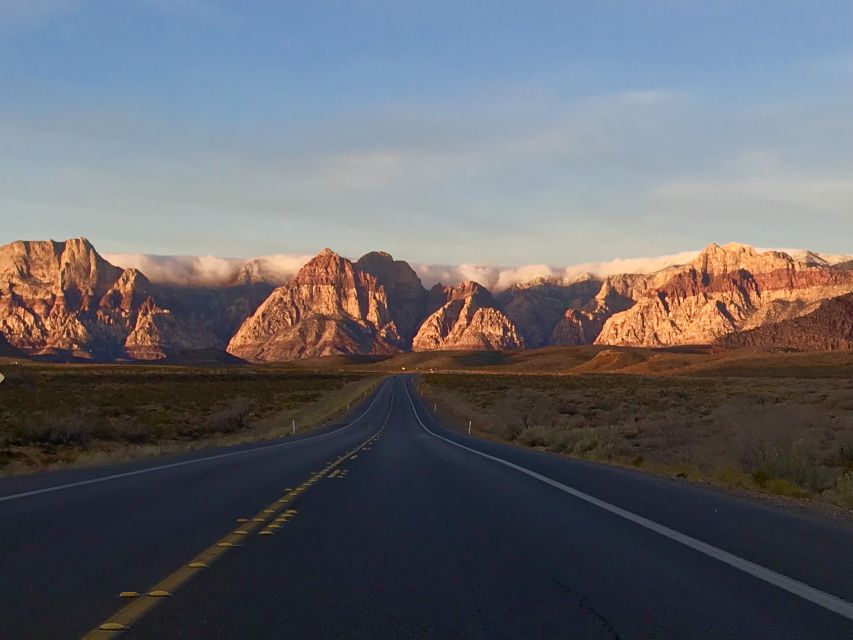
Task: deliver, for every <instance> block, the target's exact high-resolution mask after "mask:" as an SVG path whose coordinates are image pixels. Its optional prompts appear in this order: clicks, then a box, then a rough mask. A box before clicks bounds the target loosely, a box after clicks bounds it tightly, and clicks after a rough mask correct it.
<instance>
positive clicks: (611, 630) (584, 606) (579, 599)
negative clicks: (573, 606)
mask: <svg viewBox="0 0 853 640" xmlns="http://www.w3.org/2000/svg"><path fill="white" fill-rule="evenodd" d="M551 581H552V582H553V583H554V584H555V585H557V587H558V588H559V589H560V590H561V591H562V592H563V593H565V594H566V595H568V596H569V597H570V598H571V599H572V600H574V601H575V602H576V603H577V607H578V609H581V610H583V611H585V612H587V613H589V614H590V615H592V616H593V617H594V618H595V619H596V620H598V622H599V623H600V624H601V626H602V628H603V629H604V630H605V631H606V632H607V633H608V634H609V635H610V637H611V638H613V640H622V636H620V635H619V632H618V631H617V630H616V627H615V626H614V625H613V623H612V622H610V620H608V619H607V617H606V616H605V615H604V614H603V613H601V611H599V610H598V609H596V608H595V607H594V606H593V605H592V604H591V603H590V601H589V598H588V597H587V596H585V595H581V594H579V593H575V591H574V590H573V589H572V588H571V587H570V586H568V585H567V584H565V583H564V582H563V581H562V580H560V579H559V578H556V577H553V576H552V578H551Z"/></svg>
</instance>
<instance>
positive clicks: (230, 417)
mask: <svg viewBox="0 0 853 640" xmlns="http://www.w3.org/2000/svg"><path fill="white" fill-rule="evenodd" d="M250 414H251V403H250V402H249V399H248V398H243V397H238V398H233V399H232V400H230V401H229V402H228V404H227V405H226V406H224V407H223V408H221V409H219V410H217V411H215V412H213V413H212V414H211V415H210V418H209V419H208V424H209V425H210V429H211V430H213V431H217V432H219V433H232V432H234V431H239V430H241V429H245V428H246V427H248V426H249V415H250Z"/></svg>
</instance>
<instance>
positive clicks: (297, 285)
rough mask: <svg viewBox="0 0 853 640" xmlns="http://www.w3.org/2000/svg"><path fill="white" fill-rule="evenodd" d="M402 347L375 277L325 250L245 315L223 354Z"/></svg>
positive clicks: (256, 356) (271, 355)
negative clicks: (253, 310) (251, 312)
mask: <svg viewBox="0 0 853 640" xmlns="http://www.w3.org/2000/svg"><path fill="white" fill-rule="evenodd" d="M404 345H405V339H404V338H403V337H402V336H401V335H400V331H399V329H398V327H397V324H396V323H395V321H394V319H393V317H392V313H391V311H390V309H389V307H388V295H387V293H386V291H385V287H384V286H383V285H382V284H381V283H380V282H379V280H378V279H377V278H376V276H373V275H371V274H370V273H368V272H366V271H362V270H360V269H358V268H357V267H356V266H355V265H354V264H353V263H352V262H350V261H349V260H347V259H346V258H342V257H341V256H339V255H338V254H336V253H335V252H334V251H332V250H331V249H325V250H323V251H322V252H321V253H320V254H319V255H318V256H316V257H315V258H314V259H313V260H311V261H310V262H308V264H306V265H305V266H304V267H302V269H301V270H300V271H299V273H298V274H297V275H296V277H295V278H294V279H293V281H291V282H289V283H288V284H286V285H284V286H282V287H279V288H278V289H276V290H275V291H273V292H272V293H271V294H270V296H269V297H268V298H267V299H266V300H265V301H264V302H263V304H261V306H260V307H258V309H257V311H255V313H254V314H253V315H252V316H251V317H249V318H247V319H246V321H245V322H244V323H243V325H242V326H241V327H240V329H239V330H238V331H237V333H236V334H235V335H234V337H233V338H231V341H230V342H229V344H228V352H229V353H232V354H234V355H236V356H239V357H241V358H247V359H251V360H265V361H276V360H291V359H295V358H307V357H313V356H327V355H334V354H343V353H367V354H371V353H372V354H383V353H393V352H395V351H399V350H402V349H403V347H404Z"/></svg>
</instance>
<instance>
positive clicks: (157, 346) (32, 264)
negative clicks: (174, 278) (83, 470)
mask: <svg viewBox="0 0 853 640" xmlns="http://www.w3.org/2000/svg"><path fill="white" fill-rule="evenodd" d="M265 293H266V291H265V290H263V289H262V290H258V291H255V292H254V293H251V292H250V291H249V290H247V289H245V288H237V289H234V290H233V291H231V292H230V293H229V294H226V295H224V297H225V298H229V299H230V300H231V303H232V304H235V305H237V306H240V305H241V304H242V305H243V306H247V305H248V306H251V304H252V299H254V300H257V302H260V299H262V297H263V296H264V294H265ZM182 298H183V296H182V295H181V293H180V291H178V290H175V291H172V292H171V293H170V292H168V291H165V290H161V289H159V288H158V287H155V286H153V285H152V284H151V283H150V282H149V281H148V279H147V278H146V277H145V276H144V275H142V274H141V273H139V272H138V271H136V270H135V269H120V268H118V267H116V266H114V265H112V264H110V263H109V262H107V261H106V260H104V259H103V258H102V257H101V256H100V255H99V254H98V252H97V251H95V248H94V247H93V246H92V245H91V243H90V242H89V241H88V240H86V239H85V238H77V239H72V240H67V241H65V242H54V241H44V242H13V243H11V244H8V245H5V246H2V247H0V333H2V334H3V335H4V336H5V338H6V340H7V341H8V342H9V343H10V344H11V345H12V346H13V347H15V348H17V349H20V350H21V351H23V352H24V353H27V354H43V353H59V354H67V355H76V356H82V357H95V358H103V359H117V358H134V359H156V358H162V357H164V356H165V355H167V354H168V353H169V352H171V351H174V350H186V349H197V348H205V347H211V346H213V347H219V348H222V347H224V345H225V336H227V335H229V334H230V332H231V331H232V330H233V327H232V326H231V324H233V323H229V322H228V314H227V313H225V312H224V310H222V311H223V313H210V312H211V311H212V309H211V307H216V310H217V311H220V309H219V308H218V306H217V305H215V304H213V300H214V299H221V298H223V293H222V291H211V292H209V293H208V294H205V295H201V294H196V298H195V303H194V304H191V305H182V304H181V299H182ZM202 298H207V300H206V301H203V300H202ZM241 300H242V302H241ZM172 303H174V304H172ZM205 307H207V309H205ZM181 311H183V313H181Z"/></svg>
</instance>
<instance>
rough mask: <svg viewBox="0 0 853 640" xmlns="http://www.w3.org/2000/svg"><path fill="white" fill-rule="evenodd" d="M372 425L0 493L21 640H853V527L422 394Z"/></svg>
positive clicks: (56, 477)
mask: <svg viewBox="0 0 853 640" xmlns="http://www.w3.org/2000/svg"><path fill="white" fill-rule="evenodd" d="M358 412H363V414H361V415H360V414H359V413H358ZM359 415H360V417H359ZM354 417H357V418H358V419H357V420H355V421H354V422H353V423H352V424H351V425H350V426H347V427H345V428H339V429H337V430H332V431H328V432H326V433H325V434H323V435H322V436H321V437H319V438H316V437H315V438H313V439H305V440H303V441H301V442H290V443H286V445H285V444H282V445H280V446H277V447H275V448H271V447H267V448H263V449H257V450H253V451H251V452H244V453H239V455H228V456H222V453H228V454H230V453H238V452H234V451H226V452H218V453H217V454H216V455H220V456H221V457H210V455H211V454H205V455H206V456H208V457H209V458H210V459H207V460H198V461H195V460H194V461H193V462H192V463H190V464H181V465H177V466H166V467H163V464H164V462H163V461H159V462H151V461H148V463H147V464H142V465H141V466H140V463H137V466H136V467H134V468H132V469H125V468H121V469H116V470H103V469H101V470H97V471H87V472H79V471H78V472H76V474H77V475H75V476H74V477H65V476H62V475H61V474H46V475H43V476H37V477H33V478H32V479H31V480H29V482H31V483H34V484H33V487H36V488H38V489H48V488H50V487H54V486H60V485H63V486H66V488H62V489H60V490H56V491H47V492H41V493H30V494H28V495H22V494H25V493H26V492H27V491H32V490H33V489H32V488H31V487H29V486H28V485H27V480H22V479H14V482H15V483H16V484H15V486H13V487H11V486H10V485H11V482H12V480H11V479H10V480H9V481H8V482H9V483H10V484H7V481H4V482H0V566H2V574H1V575H0V580H2V583H0V637H3V638H5V637H10V638H31V637H32V638H66V637H67V638H76V637H81V636H83V635H85V634H86V633H87V632H90V631H91V630H93V629H97V627H98V626H99V625H101V624H104V623H110V622H111V621H118V622H122V623H123V622H126V621H128V620H131V618H127V617H122V611H123V610H126V609H128V608H129V607H130V608H133V607H137V608H138V609H141V610H143V613H142V614H141V615H139V616H138V617H133V618H132V623H131V624H130V628H129V629H128V630H125V631H100V632H96V634H95V635H93V636H91V637H122V638H281V637H296V638H410V637H424V638H499V637H506V638H511V637H514V638H750V639H752V638H808V639H811V638H850V637H853V605H851V604H850V603H851V601H853V578H851V576H853V529H851V527H850V525H849V524H847V523H845V522H841V521H835V520H831V519H826V518H821V517H818V516H811V515H804V514H800V513H796V512H792V511H786V510H783V509H780V508H776V507H773V506H769V505H764V504H759V503H755V502H752V501H748V500H744V499H740V498H737V497H732V496H729V495H725V494H722V493H718V492H714V491H711V490H707V489H704V488H701V487H696V486H691V485H688V484H685V483H680V482H673V481H670V480H666V479H661V478H655V477H650V476H646V475H643V474H639V473H635V472H631V471H627V470H620V469H613V468H609V467H606V466H602V465H594V464H589V463H584V462H579V461H573V460H566V459H563V458H558V457H556V456H551V455H548V454H542V453H538V452H535V451H530V450H525V449H519V448H515V447H510V446H506V445H501V444H497V443H492V442H484V441H481V440H478V439H476V438H469V437H466V436H464V435H461V434H458V433H456V432H453V431H450V430H448V429H446V428H445V427H443V426H442V425H441V424H439V423H437V422H436V421H435V420H434V419H433V418H432V417H431V415H430V414H429V412H428V411H427V410H426V409H425V407H424V406H423V405H422V403H421V402H420V400H419V399H418V398H417V396H416V395H415V394H414V393H413V392H412V390H411V387H410V381H408V380H407V379H405V378H395V379H392V380H389V381H387V382H386V383H385V384H384V385H383V386H382V387H381V388H380V389H379V390H378V392H377V393H376V394H375V396H374V397H372V398H370V399H368V401H367V402H366V403H365V405H364V406H362V407H360V408H358V409H357V412H354ZM359 447H361V448H359ZM177 462H182V461H181V460H179V461H177ZM167 464H170V462H168V461H167ZM158 465H159V466H160V467H162V468H160V469H159V470H151V471H146V469H152V468H154V467H158ZM127 471H131V472H133V473H132V475H119V477H114V478H112V479H108V480H103V481H99V482H94V483H90V484H76V485H74V486H67V485H69V484H73V483H79V482H85V481H88V480H89V479H92V478H95V477H101V478H103V477H104V476H108V475H117V474H121V473H127ZM139 471H144V472H142V473H138V472H139ZM87 474H88V475H87ZM90 476H91V477H90ZM12 493H14V494H15V495H17V496H19V497H15V498H14V499H11V500H5V501H2V500H3V498H2V496H4V495H5V496H9V495H10V494H12ZM238 518H240V519H241V520H242V521H243V522H238V521H237V519H238ZM255 519H257V520H258V522H253V521H254V520H255ZM243 531H245V533H240V532H243ZM223 540H225V541H228V540H235V541H238V544H239V546H233V547H228V548H227V552H223V553H222V554H221V555H217V556H216V558H215V561H211V562H210V563H209V566H206V567H204V568H201V567H200V568H197V569H193V570H192V572H189V573H191V576H190V578H188V579H186V580H182V581H180V583H179V584H178V588H176V589H175V590H174V591H170V593H171V595H170V596H163V597H157V596H151V595H146V594H148V593H150V592H151V590H152V589H154V588H156V587H157V586H158V585H164V584H165V585H170V584H173V583H172V582H169V578H170V576H174V575H176V572H177V575H181V576H184V577H186V576H187V575H188V570H187V569H186V567H187V566H188V565H190V564H192V563H194V562H198V561H199V559H200V558H205V557H207V556H204V555H203V554H204V553H205V550H210V549H211V548H212V549H214V551H215V550H216V549H217V548H218V547H217V544H218V542H217V541H220V543H221V541H223ZM203 564H204V563H203ZM122 591H131V592H139V594H140V595H139V596H137V597H136V598H124V599H123V598H119V597H118V594H119V593H120V592H122ZM136 603H140V604H136ZM148 603H151V605H149V604H148Z"/></svg>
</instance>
